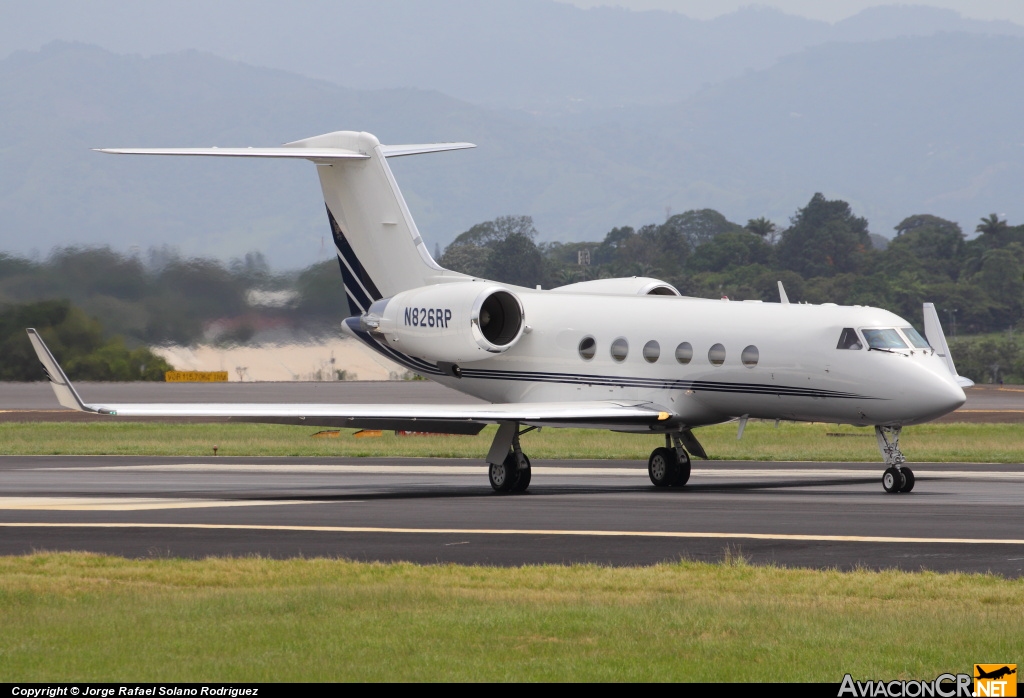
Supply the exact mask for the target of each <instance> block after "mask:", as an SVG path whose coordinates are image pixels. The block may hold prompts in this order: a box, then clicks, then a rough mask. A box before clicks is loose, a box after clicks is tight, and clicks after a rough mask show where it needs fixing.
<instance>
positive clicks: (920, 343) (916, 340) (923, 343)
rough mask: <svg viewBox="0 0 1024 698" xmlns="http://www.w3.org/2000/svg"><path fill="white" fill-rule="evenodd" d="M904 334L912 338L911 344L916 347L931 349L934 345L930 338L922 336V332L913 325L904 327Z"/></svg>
mask: <svg viewBox="0 0 1024 698" xmlns="http://www.w3.org/2000/svg"><path fill="white" fill-rule="evenodd" d="M903 336H904V337H906V338H907V339H909V340H910V344H911V346H913V347H914V348H915V349H931V347H932V345H931V344H929V343H928V340H927V339H925V338H924V337H922V336H921V333H920V332H918V331H917V330H915V329H914V328H913V327H904V328H903Z"/></svg>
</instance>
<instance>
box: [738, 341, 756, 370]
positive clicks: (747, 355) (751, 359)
mask: <svg viewBox="0 0 1024 698" xmlns="http://www.w3.org/2000/svg"><path fill="white" fill-rule="evenodd" d="M760 357H761V352H759V351H758V350H757V347H755V346H754V345H753V344H751V345H750V346H749V347H747V348H746V349H744V350H743V353H742V354H740V361H742V362H743V365H744V366H746V367H747V368H754V366H757V360H758V359H759V358H760Z"/></svg>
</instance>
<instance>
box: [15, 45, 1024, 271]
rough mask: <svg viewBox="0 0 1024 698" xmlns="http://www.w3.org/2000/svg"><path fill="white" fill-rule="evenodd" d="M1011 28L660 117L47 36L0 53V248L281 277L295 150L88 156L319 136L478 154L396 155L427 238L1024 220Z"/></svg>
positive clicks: (308, 225)
mask: <svg viewBox="0 0 1024 698" xmlns="http://www.w3.org/2000/svg"><path fill="white" fill-rule="evenodd" d="M1021 74H1024V39H1018V38H1013V37H993V36H979V35H969V34H939V35H936V36H931V37H918V38H909V39H894V40H887V41H881V42H874V43H833V44H826V45H823V46H818V47H815V48H812V49H807V50H805V51H802V52H800V53H797V54H794V55H792V56H789V57H787V58H785V59H783V60H781V61H779V62H778V64H777V65H775V66H773V67H771V68H769V69H766V70H762V71H751V72H749V73H746V74H744V75H742V76H741V77H737V78H734V79H731V80H727V81H725V82H722V83H720V84H718V85H715V86H712V87H708V88H706V89H704V90H702V91H700V92H698V93H697V94H695V95H694V96H693V97H691V98H689V99H687V100H685V101H682V102H679V103H676V104H674V105H669V106H663V107H648V108H642V109H641V108H622V109H616V110H604V111H600V112H593V111H592V112H587V113H580V114H575V115H568V116H567V115H561V116H558V117H551V118H542V117H538V116H530V115H527V114H525V113H523V112H518V111H501V110H488V109H483V108H481V107H477V106H474V105H471V104H468V103H466V102H462V101H459V100H456V99H453V98H450V97H447V96H445V95H442V94H439V93H437V92H426V91H420V90H408V89H406V90H378V91H360V90H352V89H347V88H342V87H338V86H337V85H334V84H331V83H327V82H323V81H316V80H312V79H308V78H303V77H301V76H298V75H295V74H291V73H286V72H283V71H279V70H272V69H267V68H257V67H253V66H249V65H245V64H242V63H238V62H232V61H228V60H225V59H221V58H217V57H214V56H211V55H208V54H203V53H198V52H194V51H192V52H184V53H178V54H170V55H161V56H156V57H153V58H142V57H139V56H120V55H116V54H112V53H109V52H107V51H104V50H101V49H98V48H95V47H90V46H85V45H80V44H67V43H59V44H53V45H50V46H48V47H46V48H45V49H44V50H42V51H38V52H19V53H16V54H14V55H12V56H10V57H8V58H7V59H5V60H2V61H0V104H2V105H3V107H2V114H3V118H2V119H0V250H7V251H13V252H18V253H26V252H29V251H31V250H32V249H36V250H38V251H39V252H41V253H46V252H47V251H48V250H49V249H50V248H51V247H53V246H56V245H68V244H79V243H83V244H84V243H89V244H110V245H113V246H114V247H115V248H117V249H120V250H129V249H130V248H132V247H133V246H138V247H139V248H141V249H146V248H148V247H150V246H154V245H156V246H159V245H161V244H172V245H176V246H178V247H180V248H181V250H182V252H184V253H185V254H202V255H215V256H218V257H221V258H228V257H231V256H237V255H240V254H243V253H244V252H246V251H249V250H254V249H256V250H260V251H262V252H264V253H265V254H266V256H267V257H268V258H269V259H270V260H271V263H272V264H273V265H274V266H275V267H277V268H281V267H301V266H305V265H307V264H310V263H311V262H314V261H316V260H317V259H322V258H324V257H325V256H327V255H329V254H330V243H329V241H328V239H327V225H326V222H325V220H324V218H325V216H324V212H323V202H322V201H321V199H320V194H319V186H318V184H317V181H316V175H315V172H314V171H313V168H312V166H310V165H308V164H306V163H283V162H262V161H261V162H237V161H216V160H205V161H196V160H186V159H171V158H131V157H114V156H108V155H101V154H97V153H93V152H91V151H90V150H89V149H90V148H94V147H104V146H143V145H150V146H174V145H222V146H227V145H263V144H276V143H282V142H285V141H288V140H293V139H296V138H302V137H305V136H310V135H314V134H318V133H323V132H327V131H332V130H337V129H361V130H368V131H372V132H374V133H376V134H377V135H378V136H379V137H380V138H381V140H382V141H384V142H386V143H402V142H424V141H430V140H448V141H451V140H468V141H472V142H475V143H477V144H478V145H479V146H480V147H479V148H478V149H476V150H474V151H463V152H459V153H448V154H439V155H431V156H422V157H414V158H402V159H400V160H396V161H394V162H393V167H394V169H395V173H396V176H397V178H398V181H399V183H400V185H401V186H402V190H403V192H404V193H405V194H406V196H407V198H408V200H409V203H410V207H411V209H412V211H413V214H414V216H415V217H416V220H417V222H418V223H419V225H420V228H421V230H422V232H423V233H424V236H425V238H426V239H427V241H428V244H429V245H430V248H431V249H433V247H434V244H435V243H439V244H440V245H441V246H444V245H446V244H447V243H448V242H450V241H451V240H452V239H453V238H454V237H455V236H456V235H457V234H459V233H460V232H462V231H464V230H466V229H468V228H469V227H470V226H471V225H472V224H474V223H478V222H481V221H485V220H491V219H493V218H495V217H497V216H500V215H504V214H526V215H532V216H533V217H534V220H535V221H536V224H537V227H538V229H539V230H540V235H541V237H540V239H542V240H551V239H556V240H580V239H590V240H597V239H600V238H602V237H603V236H604V234H605V233H606V232H607V231H608V230H610V229H611V228H612V227H614V226H619V225H641V224H644V223H648V222H660V221H662V220H664V218H665V214H666V209H670V210H671V211H674V212H681V211H685V210H688V209H701V208H714V209H717V210H719V211H721V212H722V213H724V214H726V215H727V216H728V217H729V219H731V220H735V221H740V222H742V221H745V220H746V219H747V218H754V217H757V216H761V215H766V216H769V217H771V218H773V219H774V220H776V221H778V222H781V223H784V222H785V221H786V219H787V218H788V216H789V215H791V214H792V213H793V212H794V211H795V210H796V209H797V208H798V207H800V206H802V205H804V204H805V203H806V202H807V200H808V199H809V198H810V196H811V195H812V194H813V193H814V192H816V191H822V192H824V193H826V194H827V195H829V196H830V197H837V198H842V199H844V200H847V201H849V202H851V204H852V205H853V206H854V210H855V211H856V212H857V213H858V214H859V215H866V216H867V217H868V219H869V221H870V223H871V228H872V231H873V232H880V233H883V234H887V235H888V234H891V230H892V226H893V225H895V224H896V223H897V222H898V221H899V220H901V219H902V218H903V217H905V216H907V215H910V214H914V213H934V214H936V215H940V216H943V217H945V218H949V219H952V220H956V221H960V222H961V223H962V224H963V227H964V229H965V230H967V231H970V230H973V227H974V222H976V221H977V219H978V218H980V217H981V216H983V215H987V214H988V213H991V212H997V213H999V214H1002V215H1006V216H1008V217H1009V218H1010V220H1011V222H1014V223H1015V222H1019V221H1020V220H1022V219H1024V200H1022V198H1021V197H1020V195H1019V191H1018V189H1019V182H1021V181H1022V178H1021V174H1022V172H1021V167H1022V156H1024V153H1022V148H1024V146H1022V144H1024V133H1022V129H1024V126H1022V124H1024V119H1022V116H1024V95H1022V94H1021V93H1020V91H1019V90H1018V89H1017V85H1016V76H1017V75H1021Z"/></svg>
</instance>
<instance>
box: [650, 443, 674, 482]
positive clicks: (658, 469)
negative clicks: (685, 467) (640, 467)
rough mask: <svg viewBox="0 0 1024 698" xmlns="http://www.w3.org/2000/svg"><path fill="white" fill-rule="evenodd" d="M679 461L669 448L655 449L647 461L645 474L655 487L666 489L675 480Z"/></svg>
mask: <svg viewBox="0 0 1024 698" xmlns="http://www.w3.org/2000/svg"><path fill="white" fill-rule="evenodd" d="M678 470H679V459H678V458H677V457H676V452H675V451H674V450H673V449H671V448H664V447H662V448H656V449H654V450H653V451H652V452H651V457H650V458H648V459H647V474H648V475H649V476H650V478H651V482H653V483H654V486H655V487H668V486H669V485H671V484H672V483H673V482H675V479H676V472H677V471H678Z"/></svg>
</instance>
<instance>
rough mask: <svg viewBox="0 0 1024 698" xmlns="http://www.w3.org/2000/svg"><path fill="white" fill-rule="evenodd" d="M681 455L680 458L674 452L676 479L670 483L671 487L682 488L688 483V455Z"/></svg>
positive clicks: (684, 453)
mask: <svg viewBox="0 0 1024 698" xmlns="http://www.w3.org/2000/svg"><path fill="white" fill-rule="evenodd" d="M682 454H683V455H682V458H680V457H679V451H676V462H677V465H676V479H675V480H673V481H672V486H673V487H682V486H683V485H685V484H686V483H687V482H689V481H690V454H689V453H687V452H686V451H683V452H682Z"/></svg>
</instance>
